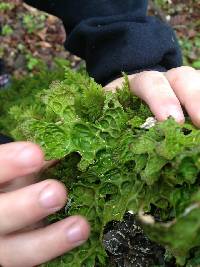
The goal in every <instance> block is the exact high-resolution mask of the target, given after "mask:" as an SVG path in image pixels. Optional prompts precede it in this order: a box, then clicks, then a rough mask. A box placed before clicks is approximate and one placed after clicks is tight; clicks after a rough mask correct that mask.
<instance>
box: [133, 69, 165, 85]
mask: <svg viewBox="0 0 200 267" xmlns="http://www.w3.org/2000/svg"><path fill="white" fill-rule="evenodd" d="M134 83H135V84H144V83H145V84H146V83H151V84H152V83H153V84H156V85H158V86H159V85H163V84H166V79H165V77H164V75H163V74H162V73H161V72H158V71H143V72H140V73H138V74H136V75H135V77H134Z"/></svg>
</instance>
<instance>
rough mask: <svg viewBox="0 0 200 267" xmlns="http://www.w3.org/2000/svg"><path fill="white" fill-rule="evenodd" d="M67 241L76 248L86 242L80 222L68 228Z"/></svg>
mask: <svg viewBox="0 0 200 267" xmlns="http://www.w3.org/2000/svg"><path fill="white" fill-rule="evenodd" d="M67 241H69V242H70V243H73V244H75V245H76V246H79V245H81V244H83V243H84V242H85V241H86V240H85V239H84V235H83V232H82V229H81V225H80V224H79V223H78V222H75V223H74V224H72V225H70V227H68V228H67Z"/></svg>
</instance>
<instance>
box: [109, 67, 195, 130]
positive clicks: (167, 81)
mask: <svg viewBox="0 0 200 267" xmlns="http://www.w3.org/2000/svg"><path fill="white" fill-rule="evenodd" d="M122 83H123V78H119V79H116V80H114V81H113V82H111V83H109V84H108V85H107V86H106V90H112V91H114V90H115V89H116V87H121V85H122ZM129 84H130V90H131V91H132V92H133V93H134V94H135V95H137V96H138V97H140V98H142V99H143V100H144V101H145V102H146V103H147V104H148V106H149V108H150V109H151V111H152V113H153V114H154V115H155V117H156V119H157V120H158V121H163V120H165V119H166V118H168V117H169V116H172V117H173V118H174V119H175V120H176V121H177V122H179V123H183V122H184V114H183V110H182V107H184V108H185V110H186V111H187V113H188V115H189V116H190V118H191V120H192V122H193V123H194V124H195V125H196V126H197V127H200V105H199V103H200V71H199V70H195V69H193V68H191V67H187V66H183V67H178V68H175V69H171V70H169V71H167V72H165V73H161V72H157V71H143V72H141V73H138V74H133V75H129Z"/></svg>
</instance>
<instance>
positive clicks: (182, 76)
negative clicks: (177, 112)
mask: <svg viewBox="0 0 200 267" xmlns="http://www.w3.org/2000/svg"><path fill="white" fill-rule="evenodd" d="M165 75H166V77H167V79H168V81H169V82H170V84H171V87H172V88H173V90H174V92H175V93H176V95H177V97H178V98H179V100H180V102H181V104H182V105H183V106H184V107H185V109H186V110H187V113H188V114H189V116H190V117H191V120H192V121H193V123H194V124H195V125H196V126H198V127H200V105H199V103H200V73H199V72H197V71H196V70H195V69H193V68H191V67H186V66H183V67H180V68H176V69H172V70H170V71H168V72H167V73H166V74H165Z"/></svg>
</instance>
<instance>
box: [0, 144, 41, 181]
mask: <svg viewBox="0 0 200 267" xmlns="http://www.w3.org/2000/svg"><path fill="white" fill-rule="evenodd" d="M43 162H44V155H43V152H42V151H41V149H40V147H39V146H38V145H36V144H33V143H30V142H13V143H9V144H5V145H0V184H1V183H4V182H7V181H9V180H11V179H14V178H17V177H20V176H25V175H28V174H31V173H33V172H37V171H39V170H40V168H41V167H42V166H43Z"/></svg>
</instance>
